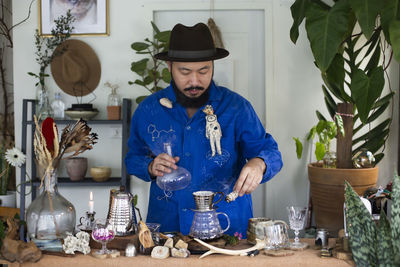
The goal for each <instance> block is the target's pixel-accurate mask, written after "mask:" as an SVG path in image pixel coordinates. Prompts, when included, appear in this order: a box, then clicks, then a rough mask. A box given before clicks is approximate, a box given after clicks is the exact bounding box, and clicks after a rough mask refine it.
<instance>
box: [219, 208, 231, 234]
mask: <svg viewBox="0 0 400 267" xmlns="http://www.w3.org/2000/svg"><path fill="white" fill-rule="evenodd" d="M219 214H222V215H224V216H225V217H226V220H227V221H228V226H227V227H226V228H225V229H224V230H222V233H225V232H226V231H227V230H228V229H229V226H231V221H230V220H229V217H228V215H226V213H224V212H217V216H218V215H219Z"/></svg>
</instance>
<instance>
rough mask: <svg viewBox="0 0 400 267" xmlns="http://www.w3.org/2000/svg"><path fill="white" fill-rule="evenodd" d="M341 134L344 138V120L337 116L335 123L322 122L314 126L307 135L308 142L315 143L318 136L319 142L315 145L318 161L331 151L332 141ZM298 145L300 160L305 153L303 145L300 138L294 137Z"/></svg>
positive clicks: (297, 150) (297, 152) (297, 151)
mask: <svg viewBox="0 0 400 267" xmlns="http://www.w3.org/2000/svg"><path fill="white" fill-rule="evenodd" d="M338 130H339V132H340V133H341V134H342V135H343V136H344V135H345V132H344V128H343V120H342V117H341V116H339V115H335V122H333V121H326V120H320V121H319V122H318V124H317V125H315V126H313V127H312V128H311V130H310V132H309V133H308V135H307V141H311V142H312V141H313V140H314V138H315V136H316V135H317V136H318V141H317V142H316V143H315V156H316V158H317V160H318V161H319V160H322V159H323V158H324V156H325V154H326V152H329V151H330V146H331V141H332V139H334V138H336V136H337V134H338ZM293 140H294V141H295V143H296V154H297V158H298V159H300V158H301V156H302V153H303V143H302V142H301V141H300V139H299V138H298V137H293Z"/></svg>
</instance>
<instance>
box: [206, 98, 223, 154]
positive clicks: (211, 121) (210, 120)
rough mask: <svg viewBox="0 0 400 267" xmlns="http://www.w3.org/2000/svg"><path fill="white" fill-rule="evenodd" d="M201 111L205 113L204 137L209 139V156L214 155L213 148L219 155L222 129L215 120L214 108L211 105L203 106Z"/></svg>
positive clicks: (220, 152)
mask: <svg viewBox="0 0 400 267" xmlns="http://www.w3.org/2000/svg"><path fill="white" fill-rule="evenodd" d="M203 112H204V113H205V114H206V137H207V139H209V140H210V146H211V152H212V155H211V156H212V157H214V156H215V150H217V152H218V154H219V155H221V154H222V150H221V137H222V131H221V126H220V125H219V123H218V121H217V115H215V114H214V110H213V108H212V106H211V105H207V106H205V108H204V109H203Z"/></svg>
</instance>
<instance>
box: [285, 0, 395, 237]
mask: <svg viewBox="0 0 400 267" xmlns="http://www.w3.org/2000/svg"><path fill="white" fill-rule="evenodd" d="M397 4H398V1H397V0H385V1H380V0H333V1H322V0H296V1H295V2H294V3H293V5H292V6H291V14H292V18H293V25H292V27H291V29H290V38H291V40H292V42H293V43H296V41H297V39H298V36H299V26H300V25H301V24H302V22H303V21H304V20H305V31H306V33H307V37H308V40H309V42H310V47H311V50H312V53H313V57H314V60H315V65H316V67H317V68H318V69H319V70H320V72H321V77H322V80H323V83H324V84H323V85H322V91H323V93H324V101H325V103H326V107H327V109H328V112H329V114H330V116H331V117H332V118H333V117H334V116H335V115H336V114H338V115H340V116H341V117H342V119H343V124H344V125H343V126H344V130H345V133H346V136H342V135H340V134H339V135H338V136H337V149H336V152H337V168H338V169H324V168H318V167H317V166H315V165H313V164H309V165H308V174H309V180H310V187H311V197H312V202H313V209H314V211H315V219H316V224H317V227H323V228H328V229H330V230H331V233H333V234H335V231H336V230H338V229H340V228H343V212H342V207H343V202H344V196H343V195H344V180H345V179H346V180H349V182H350V184H351V185H352V186H353V187H354V188H355V190H356V191H357V193H358V194H362V193H363V191H364V190H365V189H366V188H368V187H370V186H374V185H375V184H376V180H377V175H378V170H377V168H378V167H374V168H366V169H352V168H353V166H352V156H353V155H354V154H355V153H357V152H358V151H360V150H361V149H367V150H369V151H370V152H372V153H373V154H374V156H375V163H378V162H379V161H380V160H382V158H383V156H384V153H383V149H382V148H384V144H385V141H386V139H387V138H388V135H389V127H390V123H391V118H390V116H388V117H387V118H384V117H382V116H386V115H385V113H384V112H385V110H386V109H387V108H388V106H389V105H390V103H391V99H392V98H393V94H394V93H393V92H392V91H391V88H390V84H389V89H390V91H391V92H389V93H387V94H382V92H383V88H384V85H385V78H384V76H385V70H386V68H387V66H388V65H389V64H390V62H391V58H392V57H391V56H390V57H384V56H382V54H385V53H383V52H386V51H385V49H386V47H387V45H386V44H389V45H390V47H391V48H392V49H393V52H391V54H392V55H393V56H394V58H395V59H396V60H397V61H400V27H399V25H400V21H399V20H398V15H400V13H399V14H398V9H397V8H396V6H397ZM316 113H317V117H318V119H319V120H327V119H326V118H325V117H324V116H323V115H322V114H321V112H319V111H317V112H316ZM378 119H379V120H378ZM377 121H379V123H377Z"/></svg>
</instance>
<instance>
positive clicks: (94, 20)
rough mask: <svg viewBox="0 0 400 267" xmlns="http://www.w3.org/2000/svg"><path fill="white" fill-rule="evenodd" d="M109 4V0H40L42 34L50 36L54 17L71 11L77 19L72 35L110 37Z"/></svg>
mask: <svg viewBox="0 0 400 267" xmlns="http://www.w3.org/2000/svg"><path fill="white" fill-rule="evenodd" d="M108 2H109V1H108V0H96V1H64V0H39V7H40V8H39V25H40V28H39V29H40V34H41V35H44V36H47V35H49V34H50V29H51V27H52V25H53V20H54V17H56V16H58V15H59V14H62V13H63V12H66V11H67V10H70V12H71V13H72V15H73V16H75V17H76V22H75V23H74V26H75V28H74V31H73V32H72V35H78V36H87V35H90V36H95V35H99V36H102V35H110V27H109V10H108V7H109V3H108Z"/></svg>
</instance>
